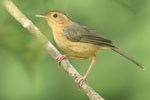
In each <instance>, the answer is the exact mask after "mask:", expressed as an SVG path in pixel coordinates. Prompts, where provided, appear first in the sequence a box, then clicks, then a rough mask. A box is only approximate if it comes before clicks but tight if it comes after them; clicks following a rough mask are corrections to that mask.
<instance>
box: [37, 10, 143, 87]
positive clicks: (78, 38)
mask: <svg viewBox="0 0 150 100" xmlns="http://www.w3.org/2000/svg"><path fill="white" fill-rule="evenodd" d="M36 17H40V18H44V19H46V21H47V22H48V24H49V26H50V27H51V29H52V33H53V37H54V40H55V42H56V44H57V45H58V47H59V48H61V49H62V50H63V51H64V52H66V53H67V54H64V55H62V56H59V57H57V58H56V61H57V62H58V64H59V66H60V63H61V61H62V60H64V59H67V58H81V59H89V58H92V61H91V64H90V66H89V68H88V70H87V72H86V73H85V75H84V76H83V77H81V78H80V79H79V81H78V86H79V87H81V86H82V84H83V82H85V81H86V78H87V76H88V74H89V72H90V70H91V68H92V66H93V65H94V63H95V61H96V54H97V53H98V52H101V51H103V50H113V51H115V52H116V53H119V54H120V55H122V56H123V57H125V58H127V59H128V60H130V61H131V62H133V63H134V64H136V65H137V66H139V67H140V68H141V69H143V70H144V69H145V67H144V66H142V65H141V64H140V63H138V62H137V61H136V60H134V59H133V58H131V57H130V56H128V55H126V54H125V53H124V52H122V51H121V50H120V49H119V48H118V47H116V45H114V43H113V42H112V41H111V40H110V39H108V38H106V37H105V36H104V35H102V34H100V33H99V32H97V31H95V30H94V29H92V28H90V27H87V26H83V25H80V24H78V23H76V22H74V21H73V20H72V19H71V18H70V17H68V16H67V15H66V14H65V13H64V12H62V11H59V10H51V11H48V12H46V13H45V14H40V15H36Z"/></svg>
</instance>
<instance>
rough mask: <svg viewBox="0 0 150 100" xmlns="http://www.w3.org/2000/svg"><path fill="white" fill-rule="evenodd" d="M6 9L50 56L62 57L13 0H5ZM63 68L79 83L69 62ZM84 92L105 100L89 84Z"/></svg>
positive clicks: (75, 72)
mask: <svg viewBox="0 0 150 100" xmlns="http://www.w3.org/2000/svg"><path fill="white" fill-rule="evenodd" d="M3 4H4V7H5V8H6V9H7V11H8V12H9V13H10V14H11V15H12V16H13V17H14V18H15V19H16V20H17V21H18V22H19V23H20V24H22V26H23V27H24V28H26V29H27V30H28V31H29V32H30V33H31V34H32V35H33V36H35V37H36V38H37V39H38V40H39V41H40V42H41V43H42V45H43V46H44V48H45V49H46V50H47V51H48V52H49V54H50V55H51V56H52V57H53V58H54V59H56V58H57V57H58V56H61V54H60V52H59V51H58V50H57V49H56V48H55V47H54V46H53V45H52V44H51V43H50V42H49V41H48V39H47V38H46V37H45V36H44V35H43V34H42V33H41V32H40V31H39V29H38V28H37V27H36V26H35V25H34V24H33V23H32V22H31V21H30V20H29V19H28V18H27V17H26V16H24V15H23V14H22V13H21V11H20V10H19V9H18V8H17V7H16V6H15V5H14V4H13V3H12V2H11V0H4V3H3ZM61 66H62V68H63V69H64V70H65V71H66V72H68V74H69V75H70V76H71V78H72V79H73V80H74V81H75V82H76V83H78V80H79V78H77V77H81V75H80V74H79V73H78V72H77V70H76V69H75V68H74V67H73V66H72V65H71V64H70V63H69V61H68V60H63V61H62V62H61ZM81 88H82V90H83V91H84V92H85V93H86V94H87V95H88V97H89V98H90V100H104V99H103V98H102V97H101V96H100V95H99V94H98V93H96V92H95V91H94V89H92V88H91V87H90V86H89V85H88V84H87V82H84V83H83V85H82V86H81Z"/></svg>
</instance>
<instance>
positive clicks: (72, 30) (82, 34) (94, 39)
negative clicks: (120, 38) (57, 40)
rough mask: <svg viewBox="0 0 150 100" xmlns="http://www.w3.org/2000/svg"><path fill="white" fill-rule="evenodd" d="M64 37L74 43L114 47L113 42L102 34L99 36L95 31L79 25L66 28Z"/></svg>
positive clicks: (75, 24)
mask: <svg viewBox="0 0 150 100" xmlns="http://www.w3.org/2000/svg"><path fill="white" fill-rule="evenodd" d="M64 36H65V37H66V38H67V39H68V40H70V41H73V42H83V43H91V44H96V45H101V46H102V45H104V46H110V47H114V45H113V43H112V41H111V40H109V39H107V38H106V37H105V36H103V35H102V34H99V33H98V32H96V31H95V30H93V29H90V28H89V27H86V26H81V25H79V24H77V23H74V24H72V25H69V26H66V27H65V28H64Z"/></svg>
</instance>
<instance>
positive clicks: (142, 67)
mask: <svg viewBox="0 0 150 100" xmlns="http://www.w3.org/2000/svg"><path fill="white" fill-rule="evenodd" d="M111 49H112V50H113V51H115V52H117V53H119V54H120V55H122V56H124V57H125V58H127V59H128V60H130V61H131V62H133V63H134V64H136V65H137V66H139V67H140V68H141V69H143V70H144V69H145V67H144V66H142V65H141V64H140V63H138V62H137V61H136V60H134V59H133V58H131V57H129V56H128V55H126V54H125V53H123V52H122V51H121V50H120V49H119V48H117V47H111Z"/></svg>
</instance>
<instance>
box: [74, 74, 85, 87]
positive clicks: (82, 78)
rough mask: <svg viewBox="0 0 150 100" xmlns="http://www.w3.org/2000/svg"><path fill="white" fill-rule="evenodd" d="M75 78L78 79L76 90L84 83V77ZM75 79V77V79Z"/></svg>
mask: <svg viewBox="0 0 150 100" xmlns="http://www.w3.org/2000/svg"><path fill="white" fill-rule="evenodd" d="M77 77H79V80H78V88H81V86H82V84H83V83H84V82H86V76H83V77H81V76H77ZM77 77H76V78H77Z"/></svg>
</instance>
